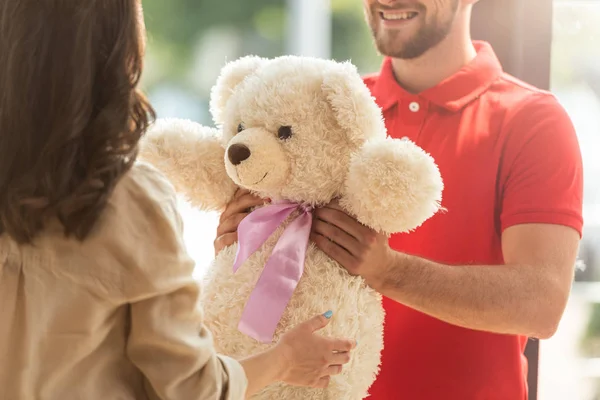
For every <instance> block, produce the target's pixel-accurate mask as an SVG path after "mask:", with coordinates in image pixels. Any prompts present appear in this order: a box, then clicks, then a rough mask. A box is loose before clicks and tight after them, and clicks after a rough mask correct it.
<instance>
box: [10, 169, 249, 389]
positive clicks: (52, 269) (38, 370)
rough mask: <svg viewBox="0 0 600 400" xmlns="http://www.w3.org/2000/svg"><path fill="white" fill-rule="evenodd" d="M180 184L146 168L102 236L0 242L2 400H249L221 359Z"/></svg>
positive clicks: (131, 182)
mask: <svg viewBox="0 0 600 400" xmlns="http://www.w3.org/2000/svg"><path fill="white" fill-rule="evenodd" d="M182 230H183V226H182V221H181V217H180V216H179V214H178V212H177V209H176V198H175V193H174V190H173V187H172V186H171V185H170V183H169V182H168V181H167V180H166V179H165V178H164V177H163V176H162V175H160V174H159V173H158V172H157V171H156V170H155V169H153V168H152V167H150V166H148V165H145V164H141V163H138V164H137V165H136V166H135V167H134V168H133V169H132V170H131V171H130V172H129V173H128V174H127V175H126V176H125V177H123V179H122V180H121V181H120V182H119V184H118V185H117V187H116V189H115V192H114V194H113V195H112V197H111V200H110V203H109V205H108V207H107V208H106V211H105V212H104V215H103V218H101V220H100V221H99V224H98V226H97V229H96V230H95V232H94V233H93V235H92V236H91V237H90V238H89V239H88V240H86V241H85V242H84V243H80V242H77V241H76V240H74V239H65V238H64V237H63V236H62V232H61V230H60V227H58V226H52V227H49V228H48V229H47V232H46V233H45V234H44V235H42V236H41V237H40V238H39V239H38V240H36V242H35V245H34V246H19V245H17V244H16V243H15V242H13V241H12V240H10V239H9V238H7V237H6V235H4V236H0V399H1V400H34V399H35V400H96V399H98V400H100V399H102V400H129V399H131V400H133V399H135V400H142V399H177V400H186V399H199V400H204V399H231V400H236V399H242V398H244V393H245V390H246V385H247V381H246V376H245V374H244V370H243V369H242V367H241V365H240V364H239V363H238V362H237V361H234V360H232V359H230V358H227V357H223V356H218V355H216V354H215V351H214V349H213V345H212V337H211V334H210V332H208V331H207V330H206V328H205V327H204V326H203V323H202V313H201V308H200V304H199V303H198V297H199V290H200V289H199V286H198V284H197V282H196V281H195V280H194V279H193V278H192V270H193V268H194V262H193V261H192V259H191V258H190V257H189V255H188V253H187V252H186V248H185V245H184V242H183V235H182Z"/></svg>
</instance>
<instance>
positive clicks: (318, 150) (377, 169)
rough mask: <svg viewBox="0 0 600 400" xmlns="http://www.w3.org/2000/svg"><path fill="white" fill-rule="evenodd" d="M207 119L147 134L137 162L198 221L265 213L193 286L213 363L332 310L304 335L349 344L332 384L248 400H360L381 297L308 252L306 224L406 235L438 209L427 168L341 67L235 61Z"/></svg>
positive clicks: (277, 390) (432, 166) (372, 356)
mask: <svg viewBox="0 0 600 400" xmlns="http://www.w3.org/2000/svg"><path fill="white" fill-rule="evenodd" d="M210 112H211V114H212V116H213V119H214V122H215V124H216V127H206V126H202V125H200V124H198V123H195V122H192V121H188V120H182V119H159V120H157V121H156V122H155V123H154V124H153V125H152V126H151V128H150V129H149V130H148V132H147V134H146V136H145V138H144V140H143V142H142V145H141V150H140V157H141V158H142V159H144V160H146V161H148V162H150V163H151V164H153V165H154V166H155V167H157V168H158V169H159V170H161V171H162V172H163V173H164V174H165V175H166V176H167V178H169V179H170V181H171V182H172V183H173V185H174V187H175V189H176V190H177V192H179V193H180V194H182V195H183V196H185V197H186V198H187V200H188V201H189V202H190V204H191V205H192V206H194V207H197V208H199V209H201V210H204V211H218V212H220V211H223V209H224V208H225V206H226V205H227V204H228V202H230V201H231V200H232V198H233V196H234V194H235V192H236V190H237V189H238V188H245V189H247V190H249V191H251V192H252V193H254V194H256V195H257V196H260V197H261V198H263V199H265V204H264V206H260V207H257V208H255V209H253V210H251V212H250V213H249V214H248V216H246V217H245V218H244V219H243V220H242V221H241V223H240V225H239V227H238V241H237V243H235V244H234V245H232V246H229V247H227V248H225V249H223V250H222V251H221V252H219V253H218V255H217V256H216V257H215V258H214V260H213V262H212V263H211V265H210V268H209V269H208V271H207V272H206V274H205V276H204V277H203V282H202V286H203V290H202V308H203V312H204V316H205V322H206V325H207V327H208V329H209V330H210V331H211V332H212V336H213V338H214V343H215V346H216V350H217V351H218V352H219V353H222V354H225V355H228V356H231V357H234V358H238V359H239V358H243V357H247V356H250V355H252V354H256V353H258V352H260V351H264V350H266V349H268V348H269V347H270V346H273V345H274V344H275V343H276V342H277V340H278V339H279V338H280V337H281V335H282V334H283V333H285V332H286V331H287V330H288V329H290V328H291V327H293V326H295V325H297V324H299V323H301V322H304V321H305V320H307V319H309V318H311V317H313V316H314V315H318V314H320V313H323V312H324V311H325V310H332V311H333V317H332V318H331V320H330V322H329V324H328V325H327V326H326V327H325V328H324V329H323V330H321V331H318V334H322V335H326V336H333V337H341V338H354V339H356V340H357V345H356V348H355V349H354V350H353V351H352V353H351V360H350V362H349V363H348V364H346V365H345V366H344V368H343V370H342V373H341V374H339V375H334V376H332V377H331V380H330V383H329V385H328V387H327V388H303V387H296V386H291V385H287V384H284V383H277V384H273V385H271V386H269V387H267V388H265V389H264V390H262V391H261V392H260V393H258V394H257V395H256V396H255V398H256V399H286V400H296V399H297V400H311V399H335V400H355V399H362V398H364V397H366V396H368V389H369V387H370V386H371V384H372V383H373V381H374V380H375V378H376V376H377V373H378V371H379V365H380V359H381V350H382V348H383V323H384V310H383V307H382V302H381V295H380V294H378V293H377V292H376V291H375V290H373V289H372V288H371V287H369V286H368V285H367V284H366V282H365V281H364V279H363V278H361V277H360V276H353V275H351V274H349V273H348V272H347V271H346V270H345V269H344V268H343V267H342V266H340V265H339V264H338V263H337V262H336V261H334V260H333V259H331V258H329V257H328V256H327V255H326V254H325V253H323V252H322V251H321V250H320V249H319V248H317V247H316V246H315V245H314V243H312V242H311V241H310V240H309V234H310V229H311V224H312V220H313V211H314V210H315V208H317V207H321V206H323V205H326V204H328V203H329V202H331V201H332V200H333V199H336V200H338V201H339V204H340V205H341V207H342V208H343V209H344V210H345V211H346V212H347V213H348V214H349V215H350V216H352V217H354V218H356V219H357V220H358V221H359V222H360V223H362V224H363V225H365V226H367V227H370V228H371V229H373V230H374V231H376V232H379V233H382V234H386V235H390V234H392V233H401V232H409V231H412V230H414V229H417V228H418V227H419V226H420V225H421V224H422V223H423V222H425V221H426V220H427V219H429V218H430V217H432V216H433V215H434V214H435V213H436V212H438V211H439V210H440V208H441V197H442V190H443V182H442V177H441V175H440V172H439V170H438V168H437V166H436V163H435V161H434V160H433V158H432V157H431V156H430V155H429V154H427V153H426V152H425V151H423V150H422V149H421V148H420V147H418V146H417V145H415V144H414V143H413V142H411V141H410V140H407V139H395V138H391V137H389V136H388V135H387V132H386V127H385V124H384V121H383V117H382V113H381V109H380V108H379V107H378V106H377V104H376V103H375V100H374V99H373V97H372V96H371V94H370V92H369V90H368V88H367V87H366V86H365V84H364V83H363V80H362V79H361V77H360V75H359V74H358V71H357V69H356V67H355V66H354V65H353V64H352V63H350V62H337V61H333V60H325V59H318V58H311V57H301V56H282V57H277V58H273V59H266V58H261V57H257V56H245V57H242V58H240V59H237V60H236V61H232V62H229V63H228V64H226V65H225V66H224V67H223V69H222V70H221V74H220V76H219V77H218V79H217V82H216V84H215V86H214V87H213V88H212V90H211V97H210ZM267 199H268V201H267Z"/></svg>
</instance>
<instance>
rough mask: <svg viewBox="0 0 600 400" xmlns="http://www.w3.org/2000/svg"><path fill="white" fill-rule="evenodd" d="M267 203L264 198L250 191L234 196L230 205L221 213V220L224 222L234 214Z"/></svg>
mask: <svg viewBox="0 0 600 400" xmlns="http://www.w3.org/2000/svg"><path fill="white" fill-rule="evenodd" d="M264 203H265V200H264V199H261V198H260V197H257V196H254V195H253V194H250V193H245V194H242V195H241V196H240V197H238V198H234V199H233V200H232V201H231V202H230V203H229V204H228V205H227V208H226V209H225V211H223V213H222V214H221V218H220V219H219V222H223V221H225V220H226V219H228V218H229V217H231V216H232V215H234V214H239V213H243V212H246V211H247V210H248V211H249V209H251V208H253V207H256V206H260V205H262V204H264Z"/></svg>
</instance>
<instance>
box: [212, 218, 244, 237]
mask: <svg viewBox="0 0 600 400" xmlns="http://www.w3.org/2000/svg"><path fill="white" fill-rule="evenodd" d="M247 216H248V213H240V214H233V215H232V216H231V217H229V218H227V219H226V220H225V221H223V222H221V223H220V224H219V226H218V227H217V237H220V236H222V235H224V234H226V233H233V232H237V228H238V226H239V225H240V222H242V220H243V219H244V218H246V217H247Z"/></svg>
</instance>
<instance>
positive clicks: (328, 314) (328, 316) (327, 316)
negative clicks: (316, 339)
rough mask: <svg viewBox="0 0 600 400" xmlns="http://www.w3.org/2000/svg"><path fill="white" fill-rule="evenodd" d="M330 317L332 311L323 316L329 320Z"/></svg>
mask: <svg viewBox="0 0 600 400" xmlns="http://www.w3.org/2000/svg"><path fill="white" fill-rule="evenodd" d="M332 315H333V311H331V310H329V311H327V312H326V313H325V314H323V316H324V317H325V318H327V319H329V318H331V316H332Z"/></svg>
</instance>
